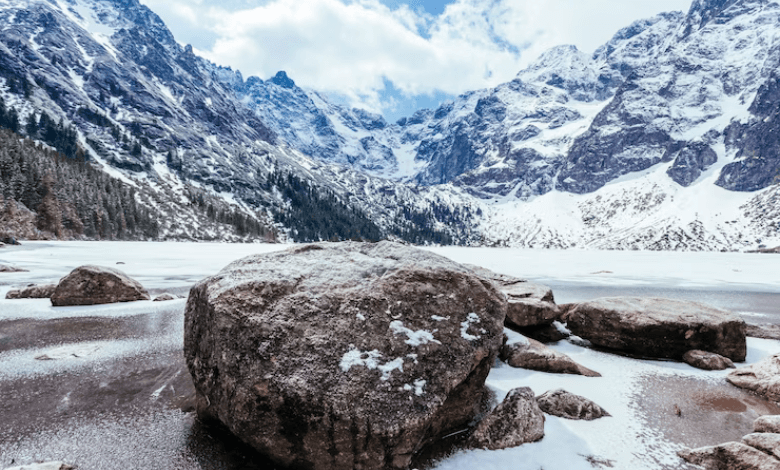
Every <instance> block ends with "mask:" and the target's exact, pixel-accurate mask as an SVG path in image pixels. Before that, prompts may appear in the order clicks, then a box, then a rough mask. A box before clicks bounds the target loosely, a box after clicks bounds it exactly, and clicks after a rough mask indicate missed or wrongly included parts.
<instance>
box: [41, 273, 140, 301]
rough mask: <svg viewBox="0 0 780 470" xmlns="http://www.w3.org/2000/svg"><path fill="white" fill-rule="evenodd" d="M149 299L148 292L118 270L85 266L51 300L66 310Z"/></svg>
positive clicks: (70, 275)
mask: <svg viewBox="0 0 780 470" xmlns="http://www.w3.org/2000/svg"><path fill="white" fill-rule="evenodd" d="M149 299H150V298H149V294H148V293H147V292H146V289H144V287H143V286H142V285H141V284H140V283H139V282H138V281H136V280H135V279H131V278H130V277H128V276H127V275H126V274H125V273H123V272H122V271H119V270H118V269H114V268H106V267H103V266H81V267H79V268H76V269H74V270H73V271H71V273H70V274H68V275H67V276H65V277H64V278H62V280H60V283H59V284H58V285H57V289H56V290H55V291H54V294H53V295H52V296H51V303H52V305H54V306H55V307H62V306H69V305H98V304H111V303H116V302H132V301H135V300H149Z"/></svg>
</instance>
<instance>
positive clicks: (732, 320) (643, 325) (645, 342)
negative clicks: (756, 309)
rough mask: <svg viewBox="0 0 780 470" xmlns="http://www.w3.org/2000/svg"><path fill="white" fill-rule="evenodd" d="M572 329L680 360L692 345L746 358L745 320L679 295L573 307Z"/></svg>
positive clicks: (597, 341) (618, 346) (613, 345)
mask: <svg viewBox="0 0 780 470" xmlns="http://www.w3.org/2000/svg"><path fill="white" fill-rule="evenodd" d="M563 321H565V322H566V325H567V327H568V328H569V329H570V330H571V332H572V333H573V334H575V335H577V336H580V337H582V338H585V339H587V340H589V341H590V342H591V343H593V344H594V345H596V346H601V347H604V348H609V349H615V350H618V351H624V352H628V353H632V354H638V355H642V356H649V357H658V358H669V359H676V360H681V359H682V357H683V355H684V354H685V353H686V352H688V351H690V350H694V349H699V350H704V351H710V352H714V353H717V354H720V355H721V356H725V357H728V358H729V359H731V360H732V361H735V362H741V361H744V360H745V354H746V353H747V343H746V340H745V322H744V321H743V320H742V319H740V318H739V317H738V316H736V315H734V314H732V313H730V312H727V311H725V310H721V309H718V308H715V307H710V306H708V305H704V304H700V303H697V302H688V301H682V300H670V299H658V298H634V297H614V298H604V299H597V300H593V301H590V302H583V303H579V304H576V305H574V306H571V307H570V308H569V309H568V311H567V312H566V314H565V315H564V316H563Z"/></svg>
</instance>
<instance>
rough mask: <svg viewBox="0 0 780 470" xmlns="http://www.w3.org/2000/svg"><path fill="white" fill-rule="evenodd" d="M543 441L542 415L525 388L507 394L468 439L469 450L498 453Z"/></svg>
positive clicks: (531, 391)
mask: <svg viewBox="0 0 780 470" xmlns="http://www.w3.org/2000/svg"><path fill="white" fill-rule="evenodd" d="M543 437H544V413H542V410H540V409H539V405H538V404H537V403H536V400H535V399H534V392H533V390H531V389H530V388H528V387H522V388H516V389H514V390H511V391H510V392H509V394H508V395H507V396H506V398H505V399H504V401H503V402H501V404H499V405H498V406H497V407H496V408H495V409H494V410H493V411H491V412H490V414H488V415H487V416H486V417H485V418H483V419H482V421H480V422H479V424H478V425H477V427H476V429H474V432H473V433H472V435H471V437H470V438H469V446H471V447H475V448H482V449H490V450H498V449H507V448H509V447H517V446H519V445H521V444H525V443H526V442H536V441H538V440H539V439H541V438H543Z"/></svg>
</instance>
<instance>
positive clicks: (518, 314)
mask: <svg viewBox="0 0 780 470" xmlns="http://www.w3.org/2000/svg"><path fill="white" fill-rule="evenodd" d="M560 317H561V310H560V309H559V308H558V306H557V305H555V304H554V303H552V302H547V301H544V300H539V299H533V298H528V299H516V298H512V297H509V304H508V305H507V309H506V324H507V325H508V326H510V327H513V328H515V329H522V328H526V327H535V326H546V325H550V324H552V322H554V321H555V320H558V319H560Z"/></svg>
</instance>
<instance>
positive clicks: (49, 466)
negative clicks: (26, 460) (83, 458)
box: [5, 462, 76, 470]
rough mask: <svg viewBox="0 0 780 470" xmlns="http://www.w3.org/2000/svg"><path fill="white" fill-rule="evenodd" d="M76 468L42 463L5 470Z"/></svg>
mask: <svg viewBox="0 0 780 470" xmlns="http://www.w3.org/2000/svg"><path fill="white" fill-rule="evenodd" d="M75 468H76V467H74V466H71V465H68V464H65V463H62V462H40V463H31V464H28V465H21V466H19V467H10V468H6V469H5V470H74V469H75Z"/></svg>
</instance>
